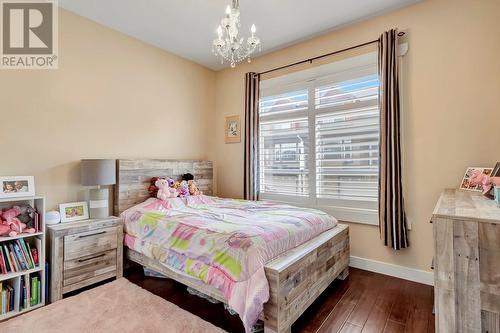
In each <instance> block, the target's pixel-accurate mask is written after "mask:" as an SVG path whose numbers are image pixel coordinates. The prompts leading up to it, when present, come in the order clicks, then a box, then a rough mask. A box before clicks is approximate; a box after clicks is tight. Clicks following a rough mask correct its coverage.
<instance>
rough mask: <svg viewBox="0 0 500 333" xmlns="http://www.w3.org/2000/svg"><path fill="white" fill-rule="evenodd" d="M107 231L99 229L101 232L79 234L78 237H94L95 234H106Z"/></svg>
mask: <svg viewBox="0 0 500 333" xmlns="http://www.w3.org/2000/svg"><path fill="white" fill-rule="evenodd" d="M105 233H106V231H99V232H95V233H93V234H88V235H80V236H78V238H86V237H92V236H95V235H102V234H105Z"/></svg>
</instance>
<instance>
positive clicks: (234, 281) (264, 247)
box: [122, 195, 337, 332]
mask: <svg viewBox="0 0 500 333" xmlns="http://www.w3.org/2000/svg"><path fill="white" fill-rule="evenodd" d="M122 216H123V217H124V218H125V231H126V237H125V245H126V246H128V247H129V248H131V249H133V250H135V251H137V252H140V253H142V254H144V255H146V256H148V257H150V258H153V259H155V260H158V261H160V262H161V263H162V264H164V265H166V266H168V267H169V268H171V269H174V270H177V271H179V272H181V273H183V274H187V275H189V276H190V277H193V278H195V279H198V280H201V281H203V282H204V283H206V284H208V285H210V286H212V287H215V288H217V289H218V290H219V291H220V292H221V293H222V294H223V295H224V297H225V299H226V300H227V304H228V305H229V306H230V307H231V308H232V309H234V310H235V311H236V312H237V313H238V314H239V316H240V318H241V320H242V322H243V324H244V326H245V330H246V331H247V332H249V331H250V329H251V327H252V325H253V324H254V323H255V322H256V321H257V319H258V316H259V314H260V313H261V312H262V310H263V306H264V303H265V302H267V300H268V299H269V285H268V283H267V279H266V276H265V274H264V265H265V264H266V263H267V262H268V261H270V260H271V259H273V258H276V257H277V256H279V255H280V254H282V253H284V252H286V251H288V250H290V249H292V248H294V247H296V246H298V245H300V244H302V243H304V242H306V241H308V240H310V239H311V238H313V237H315V236H316V235H318V234H320V233H322V232H324V231H326V230H328V229H331V228H333V227H334V226H335V225H336V223H337V221H336V220H335V219H334V218H333V217H331V216H329V215H327V214H326V213H323V212H321V211H318V210H313V209H307V208H297V207H293V206H289V205H283V204H276V203H271V202H265V201H244V200H235V199H221V198H215V197H209V196H204V195H200V196H191V197H186V198H175V199H169V200H168V201H162V200H159V199H156V198H150V199H148V200H146V201H145V202H143V203H142V204H139V205H137V206H134V207H132V208H130V209H128V210H126V211H125V212H123V213H122Z"/></svg>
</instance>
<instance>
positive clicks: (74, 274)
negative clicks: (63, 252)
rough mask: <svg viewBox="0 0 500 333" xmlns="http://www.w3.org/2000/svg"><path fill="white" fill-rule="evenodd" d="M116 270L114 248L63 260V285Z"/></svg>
mask: <svg viewBox="0 0 500 333" xmlns="http://www.w3.org/2000/svg"><path fill="white" fill-rule="evenodd" d="M114 271H116V250H111V251H106V252H102V253H98V254H92V255H89V256H85V257H81V258H78V259H74V260H70V261H65V262H64V273H63V275H64V276H63V286H65V287H66V286H69V285H72V284H75V283H79V282H82V281H85V280H88V279H92V278H94V277H97V276H99V275H102V274H106V273H109V272H114Z"/></svg>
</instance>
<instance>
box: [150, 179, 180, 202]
mask: <svg viewBox="0 0 500 333" xmlns="http://www.w3.org/2000/svg"><path fill="white" fill-rule="evenodd" d="M171 183H172V182H171V181H170V179H158V180H157V181H156V182H155V186H156V187H157V188H158V193H156V197H157V198H158V199H160V200H163V201H165V200H167V199H169V198H177V196H178V195H179V193H178V192H177V190H176V189H175V188H173V187H170V184H171Z"/></svg>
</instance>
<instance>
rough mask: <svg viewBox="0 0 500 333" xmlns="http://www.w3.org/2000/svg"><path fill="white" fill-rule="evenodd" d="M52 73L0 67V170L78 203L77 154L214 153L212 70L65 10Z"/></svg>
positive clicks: (51, 203)
mask: <svg viewBox="0 0 500 333" xmlns="http://www.w3.org/2000/svg"><path fill="white" fill-rule="evenodd" d="M59 59H60V60H59V69H58V70H37V71H31V70H28V71H20V70H10V71H6V70H2V71H0V127H1V129H0V148H1V149H0V150H1V151H2V157H1V158H0V160H1V163H0V175H34V176H35V183H36V189H37V192H38V193H40V194H44V195H45V196H46V197H47V199H48V207H49V208H54V207H55V206H56V204H58V203H61V202H71V201H74V200H77V199H78V197H79V191H80V190H81V189H82V187H81V186H80V185H79V182H80V179H79V160H80V159H81V158H118V157H125V158H127V157H128V158H136V157H146V158H175V159H177V158H179V159H180V158H209V159H213V158H214V156H213V153H214V150H213V149H212V146H213V144H212V143H213V139H212V138H213V137H214V129H213V128H212V126H207V125H206V124H207V123H209V122H211V121H212V118H213V113H214V105H215V90H214V84H215V73H214V72H213V71H211V70H209V69H206V68H204V67H202V66H199V65H196V64H194V63H192V62H190V61H187V60H184V59H182V58H179V57H177V56H174V55H172V54H169V53H166V52H164V51H161V50H160V49H157V48H155V47H153V46H149V45H147V44H145V43H142V42H140V41H138V40H135V39H133V38H130V37H127V36H125V35H123V34H121V33H118V32H115V31H113V30H110V29H108V28H105V27H103V26H101V25H98V24H96V23H93V22H91V21H89V20H87V19H84V18H81V17H79V16H76V15H74V14H71V13H69V12H67V11H64V10H60V15H59Z"/></svg>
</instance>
